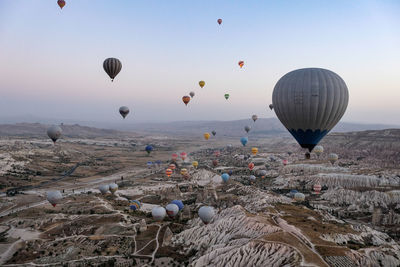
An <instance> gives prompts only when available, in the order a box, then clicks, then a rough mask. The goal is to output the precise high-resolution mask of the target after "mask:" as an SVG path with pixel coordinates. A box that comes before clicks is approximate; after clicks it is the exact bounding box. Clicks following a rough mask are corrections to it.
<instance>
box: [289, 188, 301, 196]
mask: <svg viewBox="0 0 400 267" xmlns="http://www.w3.org/2000/svg"><path fill="white" fill-rule="evenodd" d="M298 192H299V191H297V190H296V189H292V190H290V193H289V195H290V196H291V197H294V195H295V194H296V193H298Z"/></svg>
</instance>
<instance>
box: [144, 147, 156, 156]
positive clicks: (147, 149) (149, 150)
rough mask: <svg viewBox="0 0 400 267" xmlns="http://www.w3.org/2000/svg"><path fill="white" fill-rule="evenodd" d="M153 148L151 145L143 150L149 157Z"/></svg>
mask: <svg viewBox="0 0 400 267" xmlns="http://www.w3.org/2000/svg"><path fill="white" fill-rule="evenodd" d="M153 149H154V148H153V146H152V145H147V146H146V147H145V148H144V150H146V152H147V154H148V155H150V153H151V151H153Z"/></svg>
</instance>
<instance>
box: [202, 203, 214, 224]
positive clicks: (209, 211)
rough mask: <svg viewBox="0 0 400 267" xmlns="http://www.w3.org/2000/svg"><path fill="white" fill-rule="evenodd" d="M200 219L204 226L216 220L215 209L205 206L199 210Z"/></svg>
mask: <svg viewBox="0 0 400 267" xmlns="http://www.w3.org/2000/svg"><path fill="white" fill-rule="evenodd" d="M198 213H199V217H200V219H201V220H202V221H203V223H204V224H208V223H210V222H211V220H212V219H213V218H214V215H215V212H214V209H213V208H212V207H210V206H203V207H201V208H200V209H199V212H198Z"/></svg>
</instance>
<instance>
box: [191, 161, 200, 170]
mask: <svg viewBox="0 0 400 267" xmlns="http://www.w3.org/2000/svg"><path fill="white" fill-rule="evenodd" d="M192 165H193V167H195V168H196V169H197V166H199V162H197V161H193V162H192Z"/></svg>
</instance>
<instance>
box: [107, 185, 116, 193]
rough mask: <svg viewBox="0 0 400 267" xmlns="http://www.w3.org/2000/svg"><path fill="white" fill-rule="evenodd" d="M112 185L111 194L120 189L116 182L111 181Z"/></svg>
mask: <svg viewBox="0 0 400 267" xmlns="http://www.w3.org/2000/svg"><path fill="white" fill-rule="evenodd" d="M108 186H109V187H110V192H111V194H114V193H115V192H117V190H118V185H117V184H116V183H111V184H109V185H108Z"/></svg>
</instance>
